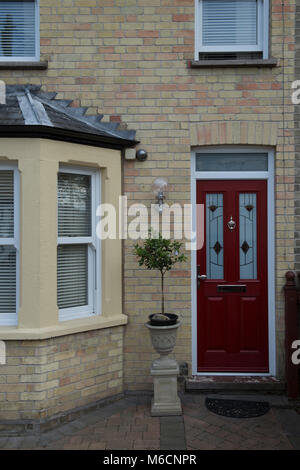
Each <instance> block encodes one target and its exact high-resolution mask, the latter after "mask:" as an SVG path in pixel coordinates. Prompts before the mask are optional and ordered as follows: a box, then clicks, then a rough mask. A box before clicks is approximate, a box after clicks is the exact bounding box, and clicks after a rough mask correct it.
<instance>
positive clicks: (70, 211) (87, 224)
mask: <svg viewBox="0 0 300 470" xmlns="http://www.w3.org/2000/svg"><path fill="white" fill-rule="evenodd" d="M90 188H91V177H90V176H89V175H79V174H78V175H77V174H75V173H59V175H58V236H59V237H88V236H90V235H91V191H90Z"/></svg>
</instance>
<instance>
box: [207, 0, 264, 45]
mask: <svg viewBox="0 0 300 470" xmlns="http://www.w3.org/2000/svg"><path fill="white" fill-rule="evenodd" d="M202 31H203V33H202V34H203V38H202V41H203V45H204V46H218V45H220V46H221V45H222V46H233V45H237V44H239V45H244V46H245V45H255V44H257V1H256V0H203V13H202Z"/></svg>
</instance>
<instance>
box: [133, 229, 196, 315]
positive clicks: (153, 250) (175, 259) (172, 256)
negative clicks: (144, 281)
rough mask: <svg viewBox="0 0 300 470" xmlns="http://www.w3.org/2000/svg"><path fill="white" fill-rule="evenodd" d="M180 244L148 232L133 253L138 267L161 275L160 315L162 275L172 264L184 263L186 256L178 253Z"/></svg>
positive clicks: (162, 304)
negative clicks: (152, 270) (143, 267)
mask: <svg viewBox="0 0 300 470" xmlns="http://www.w3.org/2000/svg"><path fill="white" fill-rule="evenodd" d="M181 247H182V243H180V242H178V241H176V240H174V241H172V240H169V239H166V238H163V237H162V235H161V234H160V233H159V234H158V236H156V235H154V234H153V233H152V232H151V231H150V232H149V238H147V239H146V240H145V241H144V242H143V245H142V246H140V245H139V244H136V245H135V246H134V252H135V254H136V256H137V258H138V262H139V265H140V266H145V267H146V268H147V269H157V270H158V271H160V274H161V313H162V314H164V311H165V305H164V275H165V273H166V272H167V271H170V270H171V269H172V268H173V266H174V264H176V263H182V262H183V261H186V259H187V258H186V256H185V255H184V254H182V253H180V250H181Z"/></svg>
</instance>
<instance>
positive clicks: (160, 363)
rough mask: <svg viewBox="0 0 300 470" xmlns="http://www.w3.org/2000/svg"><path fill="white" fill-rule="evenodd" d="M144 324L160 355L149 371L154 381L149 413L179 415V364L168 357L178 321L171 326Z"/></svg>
mask: <svg viewBox="0 0 300 470" xmlns="http://www.w3.org/2000/svg"><path fill="white" fill-rule="evenodd" d="M146 326H147V328H149V330H150V334H151V339H152V344H153V347H154V349H155V350H156V351H157V352H158V353H159V354H160V357H159V358H158V359H155V360H154V361H153V363H152V367H151V371H150V372H151V375H152V377H153V381H154V397H153V399H152V404H151V415H152V416H174V415H175V416H176V415H177V416H178V415H181V414H182V408H181V402H180V398H179V397H178V393H177V376H178V374H179V366H178V363H177V361H175V360H174V359H170V358H169V357H168V354H169V353H170V352H171V351H172V350H173V348H174V346H175V341H176V333H177V328H178V327H179V326H180V322H178V323H176V324H175V325H172V326H161V327H160V326H152V325H150V324H149V323H147V324H146Z"/></svg>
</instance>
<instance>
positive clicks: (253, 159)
mask: <svg viewBox="0 0 300 470" xmlns="http://www.w3.org/2000/svg"><path fill="white" fill-rule="evenodd" d="M196 171H268V154H267V153H231V154H230V153H197V154H196Z"/></svg>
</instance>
